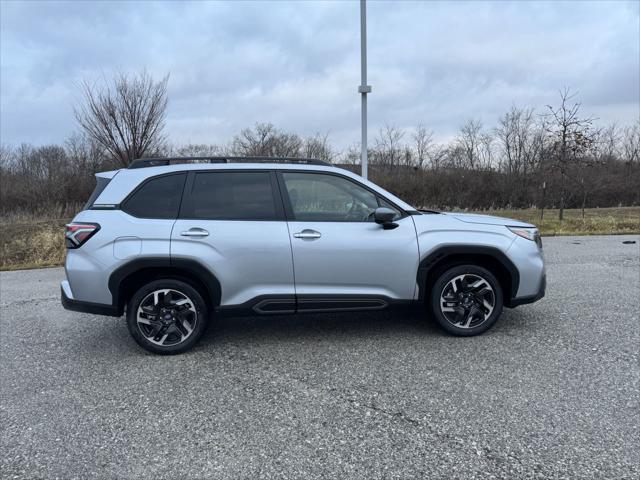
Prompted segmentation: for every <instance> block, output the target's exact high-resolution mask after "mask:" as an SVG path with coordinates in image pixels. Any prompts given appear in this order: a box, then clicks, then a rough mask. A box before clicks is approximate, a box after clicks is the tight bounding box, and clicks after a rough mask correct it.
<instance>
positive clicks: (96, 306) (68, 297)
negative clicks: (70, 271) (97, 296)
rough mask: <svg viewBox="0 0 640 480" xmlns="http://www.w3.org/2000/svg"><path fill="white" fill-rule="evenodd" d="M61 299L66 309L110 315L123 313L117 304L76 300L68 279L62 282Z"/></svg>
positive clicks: (117, 315)
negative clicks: (119, 310)
mask: <svg viewBox="0 0 640 480" xmlns="http://www.w3.org/2000/svg"><path fill="white" fill-rule="evenodd" d="M60 301H61V302H62V306H63V307H64V308H65V309H66V310H71V311H74V312H82V313H91V314H93V315H107V316H110V317H119V316H120V315H121V313H120V312H118V308H117V307H116V306H115V305H107V304H104V303H93V302H83V301H81V300H75V299H74V298H73V295H72V293H71V289H70V288H69V282H67V281H64V282H62V283H61V284H60Z"/></svg>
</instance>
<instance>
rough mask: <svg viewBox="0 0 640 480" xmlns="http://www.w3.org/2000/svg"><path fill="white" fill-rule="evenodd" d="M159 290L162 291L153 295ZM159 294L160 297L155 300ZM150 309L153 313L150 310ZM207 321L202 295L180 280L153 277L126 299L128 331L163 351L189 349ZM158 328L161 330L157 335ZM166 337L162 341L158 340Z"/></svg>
mask: <svg viewBox="0 0 640 480" xmlns="http://www.w3.org/2000/svg"><path fill="white" fill-rule="evenodd" d="M167 290H168V292H162V291H167ZM158 291H160V292H161V293H158V294H157V297H156V296H154V292H158ZM156 298H157V300H158V301H157V302H156V303H154V301H155V299H156ZM141 304H142V305H141ZM142 307H145V309H146V310H142ZM139 309H140V310H141V311H140V313H141V318H140V319H139V318H138V313H139V312H138V310H139ZM147 311H150V312H151V313H149V314H147ZM169 316H171V318H169ZM208 321H209V312H208V309H207V304H206V302H205V301H204V299H203V298H202V295H201V294H200V293H199V292H198V290H196V289H195V288H193V287H192V286H191V285H189V284H188V283H185V282H182V281H180V280H174V279H170V278H167V279H161V280H154V281H153V282H150V283H148V284H147V285H145V286H144V287H142V288H140V289H139V290H138V291H137V292H136V293H135V294H134V295H133V296H132V297H131V299H130V300H129V302H128V303H127V327H128V328H129V333H130V334H131V336H132V337H133V339H134V340H135V341H136V343H137V344H138V345H140V346H141V347H142V348H144V349H145V350H148V351H149V352H152V353H157V354H160V355H175V354H178V353H182V352H185V351H187V350H189V349H190V348H191V347H193V346H194V345H195V344H196V342H198V340H200V338H201V337H202V335H203V334H204V332H205V331H206V328H207V323H208ZM141 322H148V324H147V323H141ZM157 328H160V330H159V331H158V332H157V333H156V335H155V336H154V335H153V334H154V332H156V330H155V329H157ZM162 329H164V330H162ZM165 335H166V336H165ZM152 336H153V338H151V337H152ZM163 338H164V340H163V343H162V344H159V343H157V342H159V341H160V340H162V339H163Z"/></svg>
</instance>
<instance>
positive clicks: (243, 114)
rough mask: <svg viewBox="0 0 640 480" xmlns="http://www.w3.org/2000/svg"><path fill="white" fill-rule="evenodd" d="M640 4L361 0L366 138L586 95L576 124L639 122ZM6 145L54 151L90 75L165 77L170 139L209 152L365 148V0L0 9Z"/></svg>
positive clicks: (488, 121) (443, 129)
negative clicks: (279, 141) (303, 142)
mask: <svg viewBox="0 0 640 480" xmlns="http://www.w3.org/2000/svg"><path fill="white" fill-rule="evenodd" d="M639 5H640V3H639V2H638V1H637V0H636V1H629V2H623V1H620V2H617V1H604V2H595V1H587V2H578V1H569V2H564V3H563V2H552V1H528V2H507V1H498V2H369V6H368V33H369V83H370V84H371V85H372V86H373V93H372V94H371V95H370V96H369V119H370V128H371V129H372V130H373V131H372V135H371V136H373V135H374V134H375V131H376V130H377V129H378V128H379V127H380V126H381V125H383V124H384V123H385V122H387V123H389V124H393V125H396V126H399V127H405V128H412V127H413V126H415V125H416V124H418V123H420V122H422V123H423V124H425V125H426V126H428V127H429V128H431V129H433V130H434V132H435V133H436V135H437V137H438V138H440V139H446V138H448V137H450V136H452V135H454V134H455V131H456V129H457V128H458V127H459V126H460V125H461V124H462V123H463V122H464V121H465V120H466V119H468V118H479V119H481V120H482V121H483V122H484V124H485V125H486V126H487V127H493V126H494V125H495V124H496V121H497V119H498V117H499V116H500V115H501V114H502V113H503V112H504V111H506V110H507V109H508V108H509V107H510V106H511V105H512V104H516V105H520V106H535V107H540V108H541V109H542V108H543V107H544V105H545V104H547V103H556V102H557V99H558V89H560V88H562V87H564V86H569V87H571V88H572V89H574V90H576V91H579V93H580V100H581V101H582V103H583V111H584V113H585V115H593V116H596V117H599V118H600V122H602V123H608V122H612V121H617V122H619V123H620V124H629V123H631V122H633V121H636V120H637V119H638V117H639V116H640V107H639V102H640V99H639V96H640V78H639V70H640V66H639V58H640V51H639V50H640V8H639ZM0 18H1V67H2V69H1V70H2V72H1V82H2V83H1V85H0V88H1V97H2V98H1V117H0V120H1V125H0V136H1V141H2V142H3V143H9V144H14V145H15V144H18V143H21V142H30V143H34V144H43V143H48V142H52V143H56V142H61V141H63V140H64V139H65V138H66V137H67V136H68V135H69V134H71V133H72V132H73V131H74V130H76V129H77V126H76V124H75V121H74V118H73V104H74V102H76V101H78V100H79V98H80V97H79V94H78V88H77V86H78V84H79V82H80V81H81V80H83V79H88V80H94V79H98V78H100V77H101V76H102V75H104V76H106V77H110V76H111V74H112V73H113V72H114V71H116V70H121V71H124V72H129V71H131V72H134V71H137V70H140V69H142V68H146V69H147V70H148V71H149V72H150V73H151V74H152V75H153V76H155V77H157V78H160V77H162V76H163V75H165V74H166V73H170V80H169V106H168V112H167V126H166V133H167V134H168V137H169V139H170V140H171V141H172V142H175V143H185V142H194V143H218V142H223V141H227V140H229V139H230V138H231V137H232V136H233V134H234V133H236V132H238V131H239V130H240V129H241V128H243V127H246V126H249V125H252V124H253V123H254V122H256V121H261V122H272V123H274V124H275V125H276V126H278V127H281V128H283V129H287V130H291V131H294V132H297V133H299V134H302V135H310V134H314V133H316V132H319V133H329V135H330V138H331V139H332V141H333V142H334V143H335V144H336V145H338V146H339V147H346V146H348V145H351V144H354V143H356V142H358V140H359V128H360V126H359V125H360V98H359V95H358V94H357V86H358V84H359V81H360V43H359V42H360V30H359V29H360V27H359V3H358V2H320V1H317V2H266V1H265V2H255V3H253V2H247V3H241V2H229V3H225V2H193V3H183V2H161V3H153V2H142V1H139V2H128V3H125V2H70V3H58V2H52V1H47V2H42V3H40V2H36V1H29V2H11V1H10V2H7V1H2V3H1V12H0Z"/></svg>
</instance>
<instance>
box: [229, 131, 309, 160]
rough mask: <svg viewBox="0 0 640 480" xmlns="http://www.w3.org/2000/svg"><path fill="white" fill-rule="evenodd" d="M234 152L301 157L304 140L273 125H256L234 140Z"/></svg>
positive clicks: (239, 153) (248, 154) (252, 154)
mask: <svg viewBox="0 0 640 480" xmlns="http://www.w3.org/2000/svg"><path fill="white" fill-rule="evenodd" d="M231 148H232V150H233V152H234V153H235V154H237V155H245V156H251V157H255V156H258V157H260V156H279V157H299V156H300V151H301V148H302V139H301V138H300V137H299V136H298V135H296V134H294V133H286V132H283V131H281V130H279V129H277V128H276V127H274V126H273V124H271V123H256V124H255V125H254V127H253V128H245V129H244V130H242V131H241V132H240V133H239V134H238V135H236V136H235V137H234V139H233V143H232V147H231Z"/></svg>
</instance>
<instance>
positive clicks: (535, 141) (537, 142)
mask: <svg viewBox="0 0 640 480" xmlns="http://www.w3.org/2000/svg"><path fill="white" fill-rule="evenodd" d="M495 134H496V140H497V142H498V147H499V150H500V163H499V167H500V169H501V171H503V172H504V173H505V175H506V176H507V182H506V188H507V189H508V191H509V192H508V196H509V203H510V204H513V203H514V201H516V199H518V201H520V202H522V198H523V197H525V196H526V195H527V190H528V183H529V176H530V173H531V172H532V171H533V170H534V169H535V168H536V164H537V162H538V159H539V158H540V152H541V149H542V138H543V129H542V128H541V127H540V126H539V125H537V124H536V120H535V117H534V111H533V109H532V108H524V109H522V108H518V107H515V106H513V107H511V110H509V111H508V112H507V113H505V114H504V115H503V116H502V117H500V119H499V121H498V127H497V128H496V129H495Z"/></svg>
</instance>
